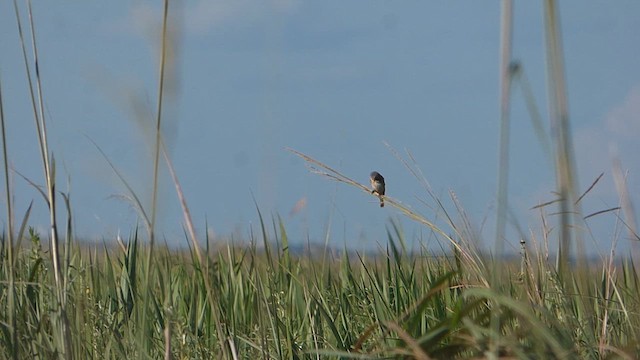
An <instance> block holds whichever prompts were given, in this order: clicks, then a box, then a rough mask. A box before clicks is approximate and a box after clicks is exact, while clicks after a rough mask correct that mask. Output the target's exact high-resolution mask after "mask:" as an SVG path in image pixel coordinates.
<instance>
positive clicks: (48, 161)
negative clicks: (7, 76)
mask: <svg viewBox="0 0 640 360" xmlns="http://www.w3.org/2000/svg"><path fill="white" fill-rule="evenodd" d="M14 8H15V12H16V19H17V21H18V31H19V35H20V39H21V44H22V50H23V56H24V61H25V67H26V68H27V78H28V81H29V90H30V94H31V102H32V106H33V111H34V117H35V121H36V129H37V131H38V134H37V135H38V142H39V145H40V155H41V157H42V163H43V167H44V177H45V181H46V184H47V203H48V206H49V221H50V225H51V229H50V236H51V245H50V247H51V257H52V262H53V270H54V279H55V283H56V291H55V293H56V296H57V299H58V304H59V306H60V326H61V331H60V333H61V336H62V342H63V344H62V349H61V352H62V353H63V355H64V356H65V357H66V358H67V359H70V358H72V353H71V332H70V329H69V323H68V320H67V318H66V311H65V307H66V304H65V297H64V289H63V279H62V276H63V275H62V268H61V266H60V253H59V249H60V244H59V238H58V228H57V220H56V201H55V200H56V196H55V165H54V162H53V156H50V153H49V144H48V139H47V127H46V118H45V115H44V99H43V92H42V82H41V77H40V67H39V62H38V59H39V58H38V47H37V43H36V34H35V25H34V21H33V11H32V7H31V1H30V0H29V1H27V10H28V15H29V25H30V30H31V46H32V49H33V61H34V67H35V72H36V81H35V84H36V92H37V94H35V95H34V91H33V85H32V84H33V82H32V80H31V74H30V71H29V66H28V59H27V56H26V46H25V41H24V37H23V35H22V26H21V22H20V15H19V11H18V6H17V2H16V1H15V0H14ZM36 98H37V100H36ZM36 103H37V105H36Z"/></svg>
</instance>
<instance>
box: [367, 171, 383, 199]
mask: <svg viewBox="0 0 640 360" xmlns="http://www.w3.org/2000/svg"><path fill="white" fill-rule="evenodd" d="M369 177H370V178H371V187H372V188H373V190H371V193H372V194H376V195H378V197H379V198H380V207H384V198H383V196H384V178H383V177H382V175H380V173H379V172H377V171H374V172H372V173H371V175H369Z"/></svg>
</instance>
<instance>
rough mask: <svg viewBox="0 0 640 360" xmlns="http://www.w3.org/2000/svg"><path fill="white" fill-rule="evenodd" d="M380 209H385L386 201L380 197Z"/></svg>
mask: <svg viewBox="0 0 640 360" xmlns="http://www.w3.org/2000/svg"><path fill="white" fill-rule="evenodd" d="M380 207H384V199H383V198H382V196H380Z"/></svg>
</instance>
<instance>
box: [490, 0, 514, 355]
mask: <svg viewBox="0 0 640 360" xmlns="http://www.w3.org/2000/svg"><path fill="white" fill-rule="evenodd" d="M501 15H502V16H501V18H500V150H499V151H500V153H499V163H498V189H497V202H498V205H497V206H498V208H497V214H496V239H495V243H494V246H495V247H494V249H495V254H494V256H495V257H496V260H494V265H497V263H496V262H495V261H503V259H502V256H503V252H504V237H505V228H506V222H507V207H508V194H509V137H510V136H509V135H510V119H509V109H510V105H511V78H512V75H513V71H512V70H511V44H512V37H513V2H512V1H511V0H503V1H502V9H501ZM502 268H503V267H502V266H500V265H497V266H492V271H491V284H492V286H497V284H498V279H501V278H502ZM496 305H497V304H496ZM496 308H498V306H496ZM491 327H492V329H493V331H492V333H493V334H498V333H499V329H500V312H499V311H494V312H492V316H491ZM498 343H499V339H495V340H493V341H491V348H490V351H491V352H492V355H493V356H496V357H497V355H498V346H497V345H496V344H498Z"/></svg>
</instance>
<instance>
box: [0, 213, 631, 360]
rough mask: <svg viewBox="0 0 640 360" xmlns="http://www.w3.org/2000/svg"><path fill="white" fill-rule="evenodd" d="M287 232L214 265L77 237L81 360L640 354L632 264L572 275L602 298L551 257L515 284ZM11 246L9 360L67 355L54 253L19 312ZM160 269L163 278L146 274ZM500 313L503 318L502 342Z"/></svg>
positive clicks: (29, 258)
mask: <svg viewBox="0 0 640 360" xmlns="http://www.w3.org/2000/svg"><path fill="white" fill-rule="evenodd" d="M274 225H276V226H274V231H273V232H272V233H271V234H264V235H265V236H266V237H267V238H268V239H269V240H270V241H269V242H267V243H266V244H267V246H268V248H267V249H269V251H267V249H264V248H261V249H260V250H259V249H257V246H256V245H253V246H242V247H241V246H231V245H228V246H222V247H219V248H218V249H216V250H215V251H214V250H210V252H209V254H208V255H207V256H206V259H207V263H206V266H200V265H198V264H199V261H198V260H197V258H196V256H195V254H193V252H189V251H178V250H170V249H167V248H163V247H158V248H156V249H155V251H154V252H153V256H151V257H149V256H148V252H149V251H150V248H149V247H148V246H142V245H141V244H140V242H139V240H138V236H137V235H136V234H132V235H131V237H130V239H129V242H128V244H127V245H125V246H124V247H114V248H110V247H106V246H104V247H103V246H95V247H88V246H81V245H77V244H72V245H71V248H70V261H69V264H68V267H67V268H66V273H65V278H66V279H67V281H68V286H67V290H66V291H67V292H66V298H67V307H66V309H67V314H66V315H67V319H68V323H69V326H70V330H71V331H70V334H71V338H70V339H69V340H70V351H71V354H68V355H71V356H70V357H74V358H151V359H157V358H161V357H164V356H165V355H166V354H167V353H168V354H171V357H172V358H176V359H196V358H219V357H221V356H223V355H224V354H228V356H229V358H233V357H234V355H235V354H237V357H238V358H264V359H285V358H318V357H321V358H336V359H337V358H384V357H392V358H397V357H401V356H406V357H408V358H422V359H428V358H438V359H449V358H473V357H485V355H486V354H489V353H490V352H491V351H494V350H495V352H496V353H497V354H498V355H499V356H503V357H507V358H539V359H549V358H593V359H597V358H616V356H623V357H624V356H626V357H627V358H637V357H638V356H640V345H639V344H640V343H639V342H638V339H639V338H638V331H640V329H639V326H640V300H639V298H638V296H637V294H638V293H639V291H640V289H639V288H638V285H639V282H638V280H639V279H638V277H637V272H636V269H634V268H633V264H632V263H630V262H624V263H622V264H621V265H619V266H615V267H613V268H610V267H609V266H605V265H603V266H602V267H601V268H598V270H594V271H588V270H584V271H580V270H578V269H574V271H572V272H571V273H570V274H565V275H564V276H568V277H569V281H565V282H567V283H570V284H571V283H576V282H577V281H578V278H579V277H582V276H584V277H588V278H589V279H591V280H590V285H591V292H590V293H589V294H579V293H576V291H575V289H576V288H575V287H569V288H566V287H564V285H563V283H564V282H563V281H561V279H560V276H559V275H558V274H556V273H555V270H554V269H555V267H554V266H553V264H549V263H548V262H547V261H544V259H542V258H540V257H538V256H537V255H535V254H530V257H528V258H529V259H531V258H533V259H535V260H534V261H528V260H527V258H526V257H523V258H522V263H520V262H518V261H513V262H509V261H507V260H504V261H501V262H500V263H499V265H500V266H504V267H505V268H506V270H507V271H503V273H504V274H509V275H508V276H505V277H503V278H501V279H500V280H499V282H498V283H497V284H493V285H491V286H486V285H484V284H485V283H486V282H487V280H486V278H488V277H489V274H485V276H484V278H483V277H482V276H483V274H478V273H471V272H467V271H465V270H464V269H465V264H464V262H463V261H462V262H461V261H460V259H459V258H458V259H456V258H455V257H446V256H435V255H433V254H430V253H428V252H426V251H423V252H419V253H407V252H406V251H405V250H403V246H402V244H403V241H404V239H402V238H398V237H396V236H395V235H394V236H391V235H390V237H389V246H388V248H387V249H386V251H382V252H380V253H378V254H375V256H373V255H364V254H358V253H356V252H342V251H336V250H327V253H325V254H324V256H317V253H316V254H314V256H313V257H311V256H310V255H307V254H300V255H293V254H291V253H289V252H288V250H287V249H286V247H284V246H283V245H284V240H285V237H286V232H285V230H284V225H282V224H278V223H277V222H275V221H274ZM281 225H282V227H281ZM276 230H277V232H276ZM252 241H253V244H255V243H256V242H260V240H258V239H252ZM3 244H6V242H3ZM7 249H8V247H7V246H3V247H2V253H1V255H2V259H3V262H2V264H3V268H2V272H1V273H0V276H2V279H0V281H1V283H2V285H3V288H2V289H3V291H2V294H3V295H2V297H1V298H0V306H1V307H2V311H1V314H2V315H1V318H0V328H1V329H2V332H1V333H0V334H1V336H0V346H1V347H2V353H4V354H6V355H7V357H10V356H11V354H18V357H20V358H52V357H54V358H55V357H58V356H61V355H62V354H61V353H60V351H61V349H59V348H58V347H57V346H56V344H57V340H56V336H58V335H57V334H56V319H57V317H59V316H60V314H59V307H58V304H57V297H56V295H55V279H54V274H52V264H51V260H50V254H48V253H47V250H46V249H45V246H43V244H42V243H41V241H40V239H39V235H38V234H36V233H35V232H33V231H32V232H31V233H30V244H29V245H28V246H23V247H21V248H20V249H18V250H17V253H16V262H15V266H14V277H15V278H14V289H13V292H14V297H15V299H14V305H13V308H11V307H10V302H9V298H8V296H7V294H8V292H7V291H6V290H7V285H8V284H9V281H8V279H7V276H8V274H9V269H8V263H7V261H5V260H6V259H7V256H8V254H7ZM268 253H270V254H271V256H267V254H268ZM323 258H324V259H326V260H325V261H323V260H322V259H323ZM146 261H151V264H147V263H146ZM148 265H149V266H148ZM147 268H151V269H153V270H152V271H151V273H150V274H148V275H145V274H143V272H144V271H145V269H147ZM205 269H207V270H206V273H205V272H204V271H205ZM205 277H209V278H210V281H211V284H212V286H213V294H215V298H214V299H213V301H210V300H211V299H208V298H207V291H206V287H205V285H204V282H205V280H204V278H205ZM147 292H148V295H147V294H146V293H147ZM585 306H586V307H588V308H585ZM145 312H146V313H147V315H146V319H145V318H144V317H143V316H144V315H143V314H144V313H145ZM9 314H14V316H15V317H16V321H15V327H11V326H10V324H11V322H10V321H9V320H10V319H9V316H8V315H9ZM585 314H594V317H593V318H585ZM492 315H497V316H498V317H499V320H500V327H499V328H498V332H497V333H496V332H495V330H494V329H493V327H492V326H491V318H492ZM143 321H144V323H143ZM216 321H219V322H220V325H221V328H222V334H223V338H222V339H221V338H220V337H219V332H218V330H217V327H216V323H215V322H216ZM140 332H143V333H144V334H143V335H140ZM11 334H15V335H14V336H15V338H16V339H18V341H17V342H13V341H12V339H13V338H14V336H11ZM167 339H168V341H167ZM141 341H142V342H144V343H141ZM221 346H224V347H226V349H223V348H222V347H221ZM492 349H493V350H492Z"/></svg>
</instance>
